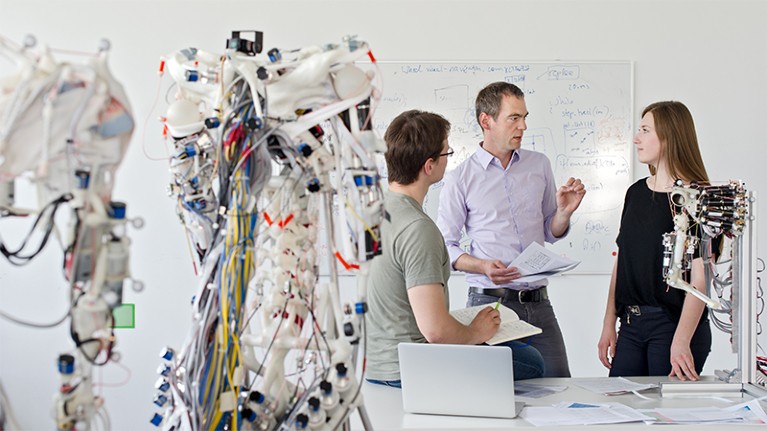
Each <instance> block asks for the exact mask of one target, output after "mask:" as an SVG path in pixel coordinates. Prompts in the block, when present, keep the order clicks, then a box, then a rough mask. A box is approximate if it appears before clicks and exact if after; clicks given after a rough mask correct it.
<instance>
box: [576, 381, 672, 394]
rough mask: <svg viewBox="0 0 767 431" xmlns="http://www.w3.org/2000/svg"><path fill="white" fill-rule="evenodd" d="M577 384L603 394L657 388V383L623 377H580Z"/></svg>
mask: <svg viewBox="0 0 767 431" xmlns="http://www.w3.org/2000/svg"><path fill="white" fill-rule="evenodd" d="M574 383H575V384H576V385H578V386H580V387H582V388H583V389H586V390H587V391H591V392H594V393H596V394H603V395H621V394H626V393H630V392H635V391H643V390H645V389H653V388H657V387H658V385H656V384H652V383H651V384H644V383H636V382H632V381H631V380H628V379H624V378H623V377H597V378H594V379H578V380H576V381H575V382H574Z"/></svg>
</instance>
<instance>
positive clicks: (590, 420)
mask: <svg viewBox="0 0 767 431" xmlns="http://www.w3.org/2000/svg"><path fill="white" fill-rule="evenodd" d="M520 417H521V418H522V419H524V420H526V421H527V422H530V423H531V424H533V425H535V426H539V427H542V426H547V427H555V426H560V425H599V424H619V423H628V422H653V421H655V418H653V417H651V416H647V415H644V414H642V413H640V412H638V411H637V410H634V409H632V408H631V407H628V406H626V405H623V404H620V403H606V404H584V403H559V404H556V405H554V406H552V407H534V406H527V407H525V409H524V410H522V413H521V414H520Z"/></svg>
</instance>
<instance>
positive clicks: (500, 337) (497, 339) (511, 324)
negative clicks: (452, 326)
mask: <svg viewBox="0 0 767 431" xmlns="http://www.w3.org/2000/svg"><path fill="white" fill-rule="evenodd" d="M493 306H495V304H485V305H477V306H475V307H469V308H461V309H458V310H452V311H451V312H450V314H451V315H452V316H453V317H454V318H455V320H457V321H459V322H461V323H463V324H464V325H468V324H470V323H471V321H472V320H474V316H476V315H477V313H479V310H481V309H483V308H487V307H493ZM498 311H499V312H500V313H501V326H500V327H499V328H498V332H496V333H495V335H493V338H491V339H489V340H487V341H486V343H487V344H491V345H492V344H499V343H503V342H506V341H511V340H516V339H518V338H524V337H529V336H531V335H536V334H540V333H541V332H543V330H542V329H541V328H539V327H537V326H533V325H531V324H529V323H527V322H525V321H524V320H520V319H519V315H517V313H515V312H514V310H512V309H511V308H509V307H506V306H505V305H503V304H500V306H499V307H498Z"/></svg>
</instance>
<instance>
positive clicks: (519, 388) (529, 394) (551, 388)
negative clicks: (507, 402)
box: [514, 382, 567, 398]
mask: <svg viewBox="0 0 767 431" xmlns="http://www.w3.org/2000/svg"><path fill="white" fill-rule="evenodd" d="M565 389H567V386H556V385H538V384H535V383H525V382H514V395H516V396H518V397H525V398H543V397H545V396H549V395H553V394H556V393H557V392H562V391H564V390H565Z"/></svg>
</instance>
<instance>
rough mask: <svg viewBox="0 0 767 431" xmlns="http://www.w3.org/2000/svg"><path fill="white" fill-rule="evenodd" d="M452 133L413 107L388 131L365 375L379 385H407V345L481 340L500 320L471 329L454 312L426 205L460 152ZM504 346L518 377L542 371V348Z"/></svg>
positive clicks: (490, 316) (492, 315) (491, 318)
mask: <svg viewBox="0 0 767 431" xmlns="http://www.w3.org/2000/svg"><path fill="white" fill-rule="evenodd" d="M449 131H450V123H449V122H448V121H447V120H446V119H444V118H443V117H441V116H439V115H437V114H432V113H429V112H421V111H415V110H413V111H407V112H403V113H402V114H400V115H399V116H397V118H395V119H394V120H393V121H392V122H391V124H390V125H389V128H388V129H387V130H386V134H385V136H384V139H385V140H386V144H387V147H388V149H387V151H386V166H387V168H388V171H389V191H388V192H387V193H386V197H385V200H384V207H385V208H386V215H385V218H384V223H383V227H382V232H381V235H382V237H383V238H382V245H383V254H382V255H381V256H379V257H377V258H375V259H374V260H373V262H372V265H371V270H370V275H369V278H368V280H369V281H368V298H369V305H370V311H369V312H368V314H367V317H366V324H367V343H368V348H367V371H366V376H367V380H368V381H370V382H372V383H379V384H384V385H389V386H395V387H401V384H400V373H399V361H398V355H397V345H398V344H399V343H401V342H410V343H413V342H415V343H441V344H481V343H484V342H485V341H487V340H488V339H490V338H491V337H492V336H493V335H495V333H496V331H497V330H498V327H499V325H500V323H501V318H500V313H499V312H498V311H497V310H495V309H493V308H492V307H487V308H485V309H483V310H482V311H480V313H479V314H477V316H476V317H475V318H474V320H473V321H472V322H471V324H469V325H468V326H465V325H463V324H461V323H459V322H458V321H457V320H455V319H454V318H453V317H452V316H451V315H450V313H449V309H450V307H449V302H448V301H449V295H448V284H447V281H448V279H449V278H450V257H449V256H448V253H447V248H446V247H445V242H444V239H443V237H442V234H440V232H439V229H438V228H437V226H436V224H435V223H434V222H433V221H432V219H431V218H429V216H428V215H426V213H425V212H424V210H423V201H424V198H425V197H426V193H427V192H428V191H429V186H431V185H432V184H434V183H436V182H438V181H440V180H441V179H442V176H443V175H444V174H445V169H446V168H447V158H448V157H449V156H451V155H452V154H453V151H452V150H451V149H450V147H449V146H448V142H447V136H448V133H449ZM504 345H507V346H509V347H511V348H514V355H513V357H514V378H515V379H517V380H521V379H530V378H536V377H541V376H542V375H543V372H544V366H543V358H542V357H541V354H540V353H539V352H538V351H537V350H536V349H535V348H533V347H530V346H526V345H524V344H522V343H519V342H509V343H505V344H504ZM477 365H478V366H481V364H477ZM467 372H471V371H470V370H467Z"/></svg>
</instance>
